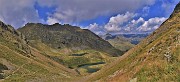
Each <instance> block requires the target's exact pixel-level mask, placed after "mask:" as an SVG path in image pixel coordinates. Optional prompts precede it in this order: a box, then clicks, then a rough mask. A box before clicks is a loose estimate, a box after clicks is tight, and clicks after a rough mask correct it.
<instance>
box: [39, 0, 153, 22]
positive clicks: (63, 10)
mask: <svg viewBox="0 0 180 82" xmlns="http://www.w3.org/2000/svg"><path fill="white" fill-rule="evenodd" d="M38 2H39V4H40V5H42V6H46V5H47V6H56V7H57V8H56V10H55V12H54V13H53V14H50V15H49V16H50V17H53V18H56V19H58V20H59V21H60V22H65V23H72V22H81V21H84V20H89V19H93V18H96V17H98V16H106V15H109V14H116V13H124V12H126V11H131V12H133V11H135V10H137V9H139V8H141V7H143V6H148V5H153V4H154V3H155V0H52V1H51V2H49V0H38Z"/></svg>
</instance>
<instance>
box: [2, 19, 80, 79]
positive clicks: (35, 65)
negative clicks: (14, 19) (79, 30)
mask: <svg viewBox="0 0 180 82" xmlns="http://www.w3.org/2000/svg"><path fill="white" fill-rule="evenodd" d="M0 72H1V75H0V76H1V80H2V81H5V82H14V81H17V82H24V81H47V82H49V81H56V80H58V81H69V80H71V78H72V76H73V78H74V77H76V76H78V74H77V73H76V72H75V71H74V70H71V69H69V68H66V67H65V66H63V65H61V64H59V63H57V62H54V61H53V60H51V59H50V58H48V57H45V56H44V55H42V54H41V53H40V52H39V51H38V50H36V49H34V48H32V47H29V46H28V45H27V41H26V39H25V37H24V36H23V35H22V34H21V33H20V32H18V31H16V30H14V28H13V27H11V26H10V25H5V24H4V23H3V22H0Z"/></svg>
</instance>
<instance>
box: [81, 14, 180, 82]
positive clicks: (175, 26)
mask: <svg viewBox="0 0 180 82" xmlns="http://www.w3.org/2000/svg"><path fill="white" fill-rule="evenodd" d="M179 15H180V13H179V12H177V13H175V14H174V15H173V16H171V17H170V18H169V19H168V20H167V21H166V22H165V23H163V24H162V25H161V27H160V28H159V29H157V30H156V31H155V32H154V33H153V34H151V35H150V36H149V37H147V38H146V39H145V40H143V41H142V42H141V43H140V44H138V45H137V46H136V47H135V48H133V49H131V50H130V51H128V52H127V53H125V54H124V55H123V56H121V57H120V58H119V59H118V60H116V61H115V62H113V63H111V64H109V65H107V66H106V67H105V68H104V69H102V70H100V71H98V72H97V73H94V74H92V75H90V76H89V77H85V78H84V79H82V81H95V80H99V81H100V82H102V81H114V82H116V81H121V82H123V81H130V80H132V79H134V80H137V81H152V82H154V81H180V79H179V78H180V77H179V76H180V67H179V66H180V65H179V62H180V42H179V41H180V24H179V22H180V21H179ZM167 53H168V55H169V58H168V57H167V56H166V55H165V54H167ZM168 59H169V60H168Z"/></svg>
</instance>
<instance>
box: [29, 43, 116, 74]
mask: <svg viewBox="0 0 180 82" xmlns="http://www.w3.org/2000/svg"><path fill="white" fill-rule="evenodd" d="M30 43H31V45H32V47H34V48H36V49H38V51H40V53H42V54H43V55H44V56H46V57H48V58H50V59H52V60H54V61H55V62H57V63H60V64H63V65H64V66H66V67H69V68H72V69H75V70H76V71H78V72H79V73H80V74H81V75H88V74H89V73H91V72H88V71H89V70H92V71H93V70H94V72H95V70H99V69H101V68H102V67H103V66H104V65H105V64H107V63H109V62H111V61H113V60H114V59H116V57H110V56H108V54H106V53H102V52H98V51H95V50H78V51H74V52H72V51H71V50H69V49H66V48H65V49H63V50H57V49H53V48H51V47H49V46H47V45H45V44H43V43H42V42H40V41H39V42H37V41H31V42H30ZM73 54H77V55H79V54H80V56H76V55H73ZM81 54H83V55H81ZM98 63H100V64H98ZM101 63H103V64H101ZM82 65H85V66H82ZM79 66H80V67H79Z"/></svg>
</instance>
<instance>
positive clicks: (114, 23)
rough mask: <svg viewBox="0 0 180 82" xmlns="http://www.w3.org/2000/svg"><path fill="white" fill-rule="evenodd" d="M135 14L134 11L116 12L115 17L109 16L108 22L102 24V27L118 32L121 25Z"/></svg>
mask: <svg viewBox="0 0 180 82" xmlns="http://www.w3.org/2000/svg"><path fill="white" fill-rule="evenodd" d="M134 16H135V14H134V13H129V12H127V13H125V14H122V15H121V14H118V15H117V16H115V17H111V18H110V20H109V22H108V23H107V24H106V25H105V26H104V28H105V29H106V30H107V31H108V32H119V31H120V30H121V26H122V25H123V24H124V23H126V22H128V21H129V20H131V19H132V18H133V17H134Z"/></svg>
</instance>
